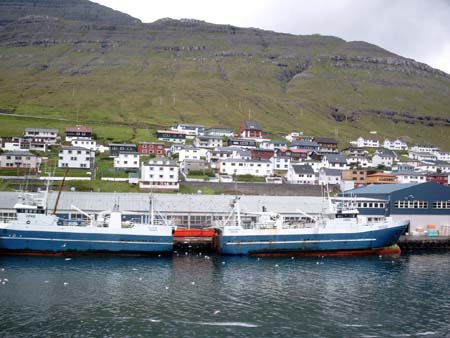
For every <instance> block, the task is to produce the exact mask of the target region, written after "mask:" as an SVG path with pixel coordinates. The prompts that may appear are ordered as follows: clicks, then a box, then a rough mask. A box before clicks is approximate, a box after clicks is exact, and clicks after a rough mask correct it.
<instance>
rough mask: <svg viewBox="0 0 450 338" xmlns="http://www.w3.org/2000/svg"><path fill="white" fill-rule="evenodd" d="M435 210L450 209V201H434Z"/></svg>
mask: <svg viewBox="0 0 450 338" xmlns="http://www.w3.org/2000/svg"><path fill="white" fill-rule="evenodd" d="M433 209H450V200H449V201H434V202H433Z"/></svg>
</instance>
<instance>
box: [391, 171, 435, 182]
mask: <svg viewBox="0 0 450 338" xmlns="http://www.w3.org/2000/svg"><path fill="white" fill-rule="evenodd" d="M393 174H394V175H395V176H397V183H423V182H426V181H427V176H426V175H425V174H424V173H419V172H414V171H413V172H411V171H399V172H396V173H393Z"/></svg>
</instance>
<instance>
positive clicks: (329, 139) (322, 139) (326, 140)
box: [314, 137, 337, 144]
mask: <svg viewBox="0 0 450 338" xmlns="http://www.w3.org/2000/svg"><path fill="white" fill-rule="evenodd" d="M314 141H316V142H317V143H329V144H337V141H336V140H335V139H334V138H332V137H315V138H314Z"/></svg>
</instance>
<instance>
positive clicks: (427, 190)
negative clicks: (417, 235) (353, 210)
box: [340, 182, 450, 232]
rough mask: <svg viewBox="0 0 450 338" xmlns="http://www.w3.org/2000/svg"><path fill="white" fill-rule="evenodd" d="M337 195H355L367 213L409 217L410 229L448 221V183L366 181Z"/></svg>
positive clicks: (449, 211)
mask: <svg viewBox="0 0 450 338" xmlns="http://www.w3.org/2000/svg"><path fill="white" fill-rule="evenodd" d="M340 195H341V196H351V197H354V198H356V199H357V200H356V201H357V203H358V209H359V211H360V212H361V214H363V215H366V216H367V217H370V218H383V217H386V216H391V217H393V218H394V219H396V220H399V219H409V220H410V222H411V224H410V227H409V231H410V232H413V231H417V230H419V229H420V230H426V229H427V226H428V225H429V224H433V225H435V226H436V229H437V230H438V231H439V229H440V227H441V226H443V225H449V224H450V187H448V186H444V185H442V184H438V183H435V182H425V183H407V184H382V185H368V186H366V187H360V188H356V189H352V190H348V191H344V192H343V193H341V194H340Z"/></svg>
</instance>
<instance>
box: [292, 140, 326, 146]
mask: <svg viewBox="0 0 450 338" xmlns="http://www.w3.org/2000/svg"><path fill="white" fill-rule="evenodd" d="M318 146H319V145H318V144H317V142H314V141H307V140H305V141H294V142H292V143H291V147H318Z"/></svg>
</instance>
